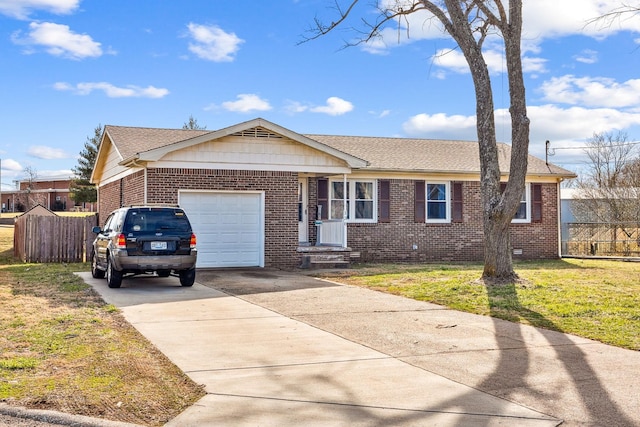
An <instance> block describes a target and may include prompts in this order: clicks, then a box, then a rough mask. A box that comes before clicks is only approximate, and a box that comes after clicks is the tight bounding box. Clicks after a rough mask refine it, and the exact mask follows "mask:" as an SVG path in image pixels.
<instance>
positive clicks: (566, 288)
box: [322, 259, 640, 350]
mask: <svg viewBox="0 0 640 427" xmlns="http://www.w3.org/2000/svg"><path fill="white" fill-rule="evenodd" d="M515 267H516V272H517V273H518V275H519V276H520V277H521V279H522V280H521V281H520V282H519V283H516V284H513V285H493V286H487V285H485V284H484V283H483V282H482V281H480V280H479V278H480V276H481V275H482V266H481V265H479V264H475V265H469V264H453V265H452V264H448V265H442V264H423V265H420V266H416V265H375V266H362V267H360V268H355V269H352V270H349V271H343V272H339V273H325V274H322V276H323V277H327V278H331V279H333V280H336V281H340V282H343V283H348V284H351V285H357V286H363V287H368V288H372V289H377V290H380V291H383V292H389V293H392V294H396V295H402V296H405V297H408V298H413V299H416V300H420V301H428V302H432V303H436V304H441V305H444V306H447V307H450V308H453V309H456V310H461V311H467V312H470V313H476V314H482V315H487V316H493V317H497V318H501V319H506V320H510V321H513V322H520V323H524V324H529V325H533V326H538V327H542V328H547V329H552V330H556V331H561V332H567V333H571V334H575V335H579V336H582V337H586V338H591V339H594V340H597V341H601V342H603V343H607V344H612V345H616V346H619V347H625V348H629V349H632V350H640V262H620V261H602V260H582V259H564V260H555V261H536V262H519V263H516V265H515Z"/></svg>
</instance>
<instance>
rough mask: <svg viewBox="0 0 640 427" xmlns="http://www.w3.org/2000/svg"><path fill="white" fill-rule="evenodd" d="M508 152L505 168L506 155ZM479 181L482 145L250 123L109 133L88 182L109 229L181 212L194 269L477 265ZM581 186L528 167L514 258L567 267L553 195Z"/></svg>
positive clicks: (505, 149) (558, 172)
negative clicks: (150, 212) (321, 251)
mask: <svg viewBox="0 0 640 427" xmlns="http://www.w3.org/2000/svg"><path fill="white" fill-rule="evenodd" d="M499 152H500V159H501V170H508V160H509V156H510V155H509V153H510V147H509V146H508V145H505V144H500V145H499ZM479 176H480V167H479V159H478V144H477V143H475V142H468V141H441V140H425V139H405V138H371V137H350V136H330V135H301V134H297V133H295V132H292V131H290V130H288V129H285V128H282V127H280V126H278V125H276V124H274V123H271V122H268V121H266V120H263V119H255V120H251V121H248V122H245V123H240V124H237V125H234V126H231V127H228V128H225V129H221V130H217V131H206V130H182V129H180V130H178V129H150V128H130V127H119V126H105V128H104V134H103V136H102V141H101V144H100V151H99V153H98V158H97V161H96V165H95V170H94V175H93V177H92V181H93V182H94V183H95V184H97V186H98V207H99V217H100V220H101V221H103V220H104V218H106V215H107V214H108V213H109V212H110V211H111V210H113V209H115V208H118V207H120V206H124V205H130V204H150V203H174V204H176V203H177V204H180V205H181V206H182V207H183V208H184V209H185V211H186V212H187V214H188V215H189V218H190V219H191V221H192V223H193V225H194V229H195V231H196V234H197V236H198V250H199V256H198V266H199V267H242V266H259V267H280V268H291V267H295V266H298V265H299V264H300V261H301V254H300V251H301V250H304V248H305V247H306V248H309V247H313V248H315V247H319V246H322V247H333V248H336V250H340V248H344V247H349V248H350V249H351V251H354V252H356V253H358V254H359V255H360V260H361V261H471V260H474V261H477V260H481V259H482V256H483V227H482V212H481V203H480V184H479ZM507 176H508V175H507V174H504V179H505V180H506V179H507ZM572 177H575V175H574V174H573V173H572V172H570V171H567V170H564V169H562V168H559V167H557V166H554V165H551V164H549V165H547V164H546V163H545V162H544V161H543V160H540V159H538V158H535V157H532V156H530V157H529V170H528V175H527V185H526V191H525V194H523V199H522V203H521V209H520V210H519V212H518V214H517V215H516V218H514V221H513V225H512V227H511V233H512V246H513V251H514V257H515V258H556V257H558V256H559V253H560V252H559V239H560V236H559V222H558V218H559V210H558V200H559V198H558V191H559V186H560V182H561V181H562V180H563V179H566V178H572ZM345 189H346V191H344V190H345ZM343 218H346V220H343Z"/></svg>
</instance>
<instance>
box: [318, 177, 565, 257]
mask: <svg viewBox="0 0 640 427" xmlns="http://www.w3.org/2000/svg"><path fill="white" fill-rule="evenodd" d="M316 183H317V181H316V180H310V182H309V200H310V202H309V205H310V206H309V213H310V224H312V223H313V219H315V218H316V214H317V212H316V210H317V209H316V206H315V205H316V203H315V200H316V194H317V184H316ZM462 188H463V221H462V222H460V223H454V222H452V223H448V224H429V223H422V222H421V223H416V222H414V198H415V193H414V181H413V180H391V181H390V195H391V200H390V222H389V223H373V224H372V223H349V224H348V226H347V229H348V231H347V236H348V237H347V240H348V245H349V247H350V248H351V249H352V250H354V251H358V252H360V260H361V261H363V262H383V261H389V262H425V261H482V260H483V258H484V255H483V254H484V248H483V242H484V237H483V236H484V233H483V227H482V211H481V206H482V204H481V195H480V183H479V182H464V183H463V186H462ZM542 196H543V207H542V209H543V213H542V222H541V223H526V224H513V225H512V226H511V245H512V248H513V249H517V250H522V255H514V259H536V258H543V259H552V258H558V223H557V218H558V205H557V185H556V184H543V185H542ZM310 230H311V228H310ZM313 235H315V232H313V233H312V234H310V236H313ZM414 245H415V246H416V247H417V249H413V248H414Z"/></svg>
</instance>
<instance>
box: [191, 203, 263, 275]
mask: <svg viewBox="0 0 640 427" xmlns="http://www.w3.org/2000/svg"><path fill="white" fill-rule="evenodd" d="M180 207H181V208H183V209H184V210H185V212H186V213H187V216H188V217H189V221H191V226H192V227H193V231H194V233H195V235H196V239H197V247H198V262H197V266H198V267H200V268H205V267H263V266H264V256H263V253H264V237H263V236H264V209H263V206H262V194H261V193H222V192H221V193H216V192H180Z"/></svg>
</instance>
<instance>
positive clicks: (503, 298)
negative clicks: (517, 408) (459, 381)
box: [479, 283, 637, 426]
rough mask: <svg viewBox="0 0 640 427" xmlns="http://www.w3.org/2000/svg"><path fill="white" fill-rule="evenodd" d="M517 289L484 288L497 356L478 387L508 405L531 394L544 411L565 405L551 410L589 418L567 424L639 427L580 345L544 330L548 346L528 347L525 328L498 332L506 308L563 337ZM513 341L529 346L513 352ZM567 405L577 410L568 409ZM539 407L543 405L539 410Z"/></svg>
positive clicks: (511, 285) (508, 286)
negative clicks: (543, 359) (525, 302)
mask: <svg viewBox="0 0 640 427" xmlns="http://www.w3.org/2000/svg"><path fill="white" fill-rule="evenodd" d="M517 286H518V283H509V284H499V285H496V284H487V285H486V289H487V294H488V297H489V308H490V313H491V316H492V319H493V322H494V326H495V330H496V334H495V339H496V344H497V347H498V350H499V356H498V360H497V364H496V366H495V368H494V369H493V372H492V373H491V374H490V375H488V376H487V377H486V378H484V380H483V381H482V382H481V383H480V384H479V388H480V389H481V390H489V391H490V392H493V393H495V391H496V390H500V391H499V392H498V393H495V394H497V395H499V396H500V397H503V398H505V399H508V400H517V401H521V397H522V396H523V395H524V394H528V395H529V397H528V399H530V400H531V399H533V400H535V401H538V402H542V403H543V404H544V406H545V407H551V408H553V407H554V406H557V405H563V407H558V408H557V410H556V411H553V412H554V413H555V414H557V413H564V414H568V415H569V416H571V415H572V414H579V413H583V414H586V415H587V416H588V420H584V419H573V420H571V419H565V421H566V422H567V423H568V424H569V425H577V424H580V425H582V423H585V422H587V423H589V425H607V426H631V425H635V424H636V422H637V420H635V421H634V420H632V419H630V418H629V417H628V416H627V415H625V413H624V412H623V410H622V409H621V408H620V406H619V405H618V404H617V403H616V402H615V401H614V399H613V398H612V396H611V394H610V392H609V391H608V390H607V387H605V385H604V384H603V383H602V382H601V381H600V379H599V377H598V373H597V372H596V371H595V370H594V369H593V367H592V366H591V364H590V362H589V360H588V359H589V358H588V355H587V353H585V351H583V349H582V348H581V345H580V344H576V342H574V341H573V340H572V339H571V336H569V335H566V334H564V333H558V334H555V333H544V332H545V331H542V332H543V333H541V334H540V335H541V336H542V337H544V340H546V343H540V344H538V345H534V346H531V345H527V341H530V337H527V336H525V334H524V333H523V329H524V327H523V325H521V324H519V323H511V325H512V326H511V327H510V328H509V333H508V334H503V333H500V329H501V328H503V327H504V321H503V320H500V319H499V318H500V317H503V318H504V309H505V308H506V307H508V308H509V309H510V310H511V311H512V312H513V311H516V312H518V313H520V316H521V317H522V318H524V319H527V320H529V321H531V322H532V323H533V324H535V325H538V326H541V327H543V328H545V329H549V330H551V331H559V332H562V330H561V329H560V328H559V327H558V326H557V325H555V324H554V323H553V322H552V321H550V320H549V319H547V318H545V317H544V316H543V315H541V314H540V313H538V312H535V311H533V310H530V309H527V308H525V307H523V306H522V305H521V303H520V301H519V298H518V290H517ZM512 320H514V321H517V320H519V319H512ZM514 339H515V340H517V341H521V342H522V343H523V344H525V345H523V346H522V347H521V348H520V349H514V348H513V340H514ZM585 345H591V344H589V343H587V344H585ZM538 346H539V347H541V348H542V349H543V350H541V351H545V352H547V359H546V362H545V363H546V364H547V365H546V366H540V361H539V360H536V350H537V347H538ZM550 351H553V352H554V357H553V361H552V363H551V364H549V357H550V356H549V352H550ZM558 370H561V371H562V372H558ZM563 379H564V380H566V381H563ZM525 390H526V392H525ZM526 403H527V404H531V403H532V402H529V401H527V402H526ZM566 405H574V406H573V408H567V407H566ZM536 407H539V406H537V405H536ZM583 417H584V415H583Z"/></svg>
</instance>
